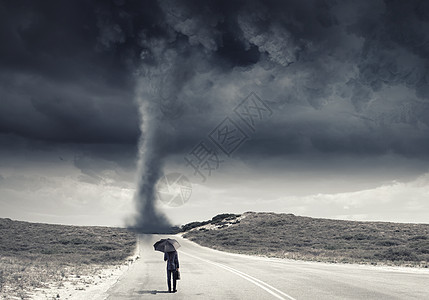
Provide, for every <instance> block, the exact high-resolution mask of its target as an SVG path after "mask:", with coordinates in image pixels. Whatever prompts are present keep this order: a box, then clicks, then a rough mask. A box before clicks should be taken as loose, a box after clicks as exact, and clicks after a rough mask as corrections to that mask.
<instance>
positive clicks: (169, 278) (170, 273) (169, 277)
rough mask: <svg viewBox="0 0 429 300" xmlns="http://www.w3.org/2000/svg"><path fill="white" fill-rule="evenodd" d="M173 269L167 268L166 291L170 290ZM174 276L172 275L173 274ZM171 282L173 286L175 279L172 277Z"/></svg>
mask: <svg viewBox="0 0 429 300" xmlns="http://www.w3.org/2000/svg"><path fill="white" fill-rule="evenodd" d="M172 273H173V271H171V270H167V285H168V291H169V292H171V275H172ZM173 278H174V276H173ZM173 284H174V286H176V281H174V279H173Z"/></svg>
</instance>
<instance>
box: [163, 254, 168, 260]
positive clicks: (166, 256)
mask: <svg viewBox="0 0 429 300" xmlns="http://www.w3.org/2000/svg"><path fill="white" fill-rule="evenodd" d="M167 259H168V255H167V252H165V253H164V261H166V260H167Z"/></svg>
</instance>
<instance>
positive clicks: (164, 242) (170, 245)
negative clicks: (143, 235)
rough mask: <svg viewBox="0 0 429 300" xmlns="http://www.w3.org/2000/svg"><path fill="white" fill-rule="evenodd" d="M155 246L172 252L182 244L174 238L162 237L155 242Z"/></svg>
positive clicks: (157, 248) (162, 250)
mask: <svg viewBox="0 0 429 300" xmlns="http://www.w3.org/2000/svg"><path fill="white" fill-rule="evenodd" d="M153 247H154V248H155V250H157V251H161V252H171V251H175V250H177V249H178V248H179V247H180V244H179V242H178V241H176V240H174V239H161V240H159V241H158V242H156V243H155V244H153Z"/></svg>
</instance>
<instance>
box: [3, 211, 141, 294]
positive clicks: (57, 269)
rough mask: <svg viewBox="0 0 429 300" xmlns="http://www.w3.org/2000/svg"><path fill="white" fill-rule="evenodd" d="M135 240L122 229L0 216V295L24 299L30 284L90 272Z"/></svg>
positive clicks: (116, 260)
mask: <svg viewBox="0 0 429 300" xmlns="http://www.w3.org/2000/svg"><path fill="white" fill-rule="evenodd" d="M135 244H136V237H135V234H133V233H130V232H128V231H127V230H126V229H120V228H108V227H77V226H62V225H48V224H36V223H27V222H18V221H12V220H9V219H0V295H2V298H3V299H11V298H12V297H15V298H18V299H26V298H28V293H29V292H31V291H32V290H34V289H35V288H43V287H47V286H48V284H52V283H55V284H58V286H61V284H62V282H63V280H65V279H67V278H70V277H75V278H80V277H81V276H86V275H90V274H94V273H96V272H98V271H99V270H101V269H103V267H106V266H112V265H117V264H120V263H122V262H124V260H125V259H126V258H127V257H128V256H130V255H131V254H132V252H133V251H134V249H135Z"/></svg>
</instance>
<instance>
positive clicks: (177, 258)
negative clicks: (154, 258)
mask: <svg viewBox="0 0 429 300" xmlns="http://www.w3.org/2000/svg"><path fill="white" fill-rule="evenodd" d="M175 263H176V266H177V268H179V254H178V253H177V254H176V261H175Z"/></svg>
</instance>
